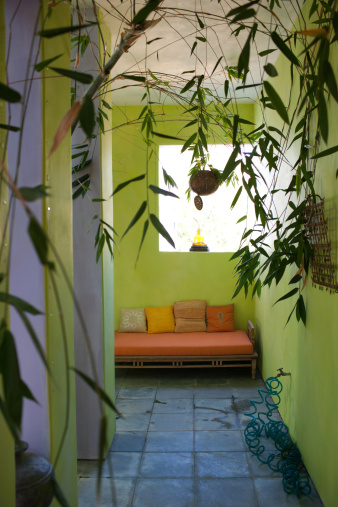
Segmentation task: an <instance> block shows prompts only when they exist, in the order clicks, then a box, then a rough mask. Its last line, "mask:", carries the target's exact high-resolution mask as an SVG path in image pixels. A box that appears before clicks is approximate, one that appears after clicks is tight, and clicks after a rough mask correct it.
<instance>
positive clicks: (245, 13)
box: [231, 9, 256, 23]
mask: <svg viewBox="0 0 338 507" xmlns="http://www.w3.org/2000/svg"><path fill="white" fill-rule="evenodd" d="M255 15H256V11H255V9H246V10H245V11H242V12H239V13H238V14H237V15H236V16H235V17H234V18H233V19H232V21H231V23H238V22H239V21H243V20H244V19H249V18H252V17H253V16H255Z"/></svg>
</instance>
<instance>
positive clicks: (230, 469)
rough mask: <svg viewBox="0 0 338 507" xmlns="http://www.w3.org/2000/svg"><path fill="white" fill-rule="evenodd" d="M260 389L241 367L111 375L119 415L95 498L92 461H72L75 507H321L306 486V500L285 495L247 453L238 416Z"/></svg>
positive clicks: (243, 420)
mask: <svg viewBox="0 0 338 507" xmlns="http://www.w3.org/2000/svg"><path fill="white" fill-rule="evenodd" d="M258 375H259V374H258ZM282 381H283V379H282ZM263 386H264V384H263V381H262V379H261V378H257V379H255V380H252V379H251V377H250V371H249V369H246V368H245V369H244V368H243V369H241V368H225V369H222V368H219V369H217V368H214V369H208V368H204V369H203V368H196V369H193V368H192V369H181V370H178V369H177V370H174V369H150V370H146V369H144V370H136V369H134V370H132V369H126V370H122V369H120V370H117V372H116V405H117V408H118V409H119V411H120V412H121V413H122V414H123V415H122V416H121V417H118V419H117V432H116V436H115V438H114V441H113V443H112V446H111V449H110V452H109V454H108V457H107V459H106V461H105V463H104V466H103V473H102V486H101V496H100V499H99V500H97V499H96V484H97V479H96V477H97V475H98V474H97V462H95V461H79V462H78V477H79V481H78V494H79V504H78V505H79V507H94V506H99V507H106V506H116V507H127V506H128V507H129V506H130V507H171V506H172V507H206V506H210V507H218V506H220V507H284V506H288V507H289V506H291V507H295V506H302V507H308V506H322V505H323V504H322V502H321V500H320V498H319V496H318V494H317V492H316V490H315V488H314V486H313V485H312V492H311V495H310V496H307V497H305V496H304V497H301V498H297V496H295V495H287V494H286V493H285V492H284V490H283V485H282V479H281V475H280V474H279V473H276V472H272V471H271V470H270V469H269V468H268V466H267V465H263V464H260V463H259V462H258V460H257V458H256V457H255V456H253V455H252V454H251V453H250V452H248V447H247V445H246V443H245V439H244V428H245V426H246V424H247V422H248V421H249V420H250V418H248V417H247V416H245V415H244V414H245V412H248V411H249V412H250V411H251V407H252V405H251V403H250V400H251V399H257V398H259V395H258V389H259V388H260V387H263ZM282 394H283V393H282ZM265 445H266V450H267V451H266V452H268V450H269V449H270V450H271V451H272V450H273V449H275V447H274V443H273V442H270V441H267V442H266V443H265Z"/></svg>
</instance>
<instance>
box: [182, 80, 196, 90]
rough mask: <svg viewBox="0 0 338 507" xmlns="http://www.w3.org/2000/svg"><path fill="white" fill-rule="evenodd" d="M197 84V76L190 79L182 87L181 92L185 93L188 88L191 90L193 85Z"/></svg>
mask: <svg viewBox="0 0 338 507" xmlns="http://www.w3.org/2000/svg"><path fill="white" fill-rule="evenodd" d="M194 85H195V78H192V79H190V81H188V82H187V84H186V85H185V86H184V87H183V88H182V90H181V91H180V93H185V92H187V91H188V90H190V88H192V87H193V86H194Z"/></svg>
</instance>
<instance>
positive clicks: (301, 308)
mask: <svg viewBox="0 0 338 507" xmlns="http://www.w3.org/2000/svg"><path fill="white" fill-rule="evenodd" d="M297 311H298V315H299V317H300V318H301V319H302V321H303V324H304V326H306V309H305V304H304V299H303V296H302V295H301V296H299V298H298V300H297V307H296V312H297ZM297 320H299V319H297Z"/></svg>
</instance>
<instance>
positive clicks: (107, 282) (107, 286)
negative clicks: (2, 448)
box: [100, 16, 116, 452]
mask: <svg viewBox="0 0 338 507" xmlns="http://www.w3.org/2000/svg"><path fill="white" fill-rule="evenodd" d="M100 26H101V30H102V33H103V37H104V40H105V42H106V44H107V47H106V51H107V52H108V53H110V47H111V44H110V41H111V35H110V32H109V30H108V28H107V25H106V24H105V23H104V21H103V19H102V16H100ZM103 49H104V48H103V47H102V39H101V38H100V51H101V54H102V52H103ZM110 90H111V86H110V85H108V86H107V87H106V88H105V91H106V94H103V95H101V97H100V107H101V108H103V109H104V111H105V113H106V114H107V116H108V120H106V121H105V126H106V129H107V132H106V133H105V134H101V136H100V144H101V197H102V198H103V199H105V201H103V202H102V206H101V217H102V219H103V220H104V221H105V222H107V223H108V224H110V225H113V198H112V197H111V195H112V193H113V160H112V145H113V142H112V141H113V140H112V131H111V128H110V126H111V125H112V112H111V109H107V108H104V106H103V104H102V99H104V100H105V101H106V102H107V103H110V102H111V94H110ZM111 232H112V231H111ZM101 270H102V275H101V279H102V322H103V329H102V339H103V383H104V389H105V391H106V392H107V394H108V395H109V396H110V398H111V399H112V400H114V399H115V362H114V357H115V356H114V354H115V347H114V262H113V259H112V258H111V255H110V252H109V250H108V248H107V247H105V248H104V250H103V255H102V262H101ZM104 410H105V414H106V416H107V419H108V424H107V445H108V448H107V449H106V452H108V451H109V447H110V444H111V442H112V440H113V438H114V434H115V430H116V417H115V413H114V412H112V410H110V409H109V408H108V407H107V405H105V407H104Z"/></svg>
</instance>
